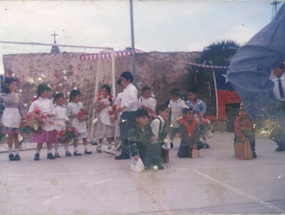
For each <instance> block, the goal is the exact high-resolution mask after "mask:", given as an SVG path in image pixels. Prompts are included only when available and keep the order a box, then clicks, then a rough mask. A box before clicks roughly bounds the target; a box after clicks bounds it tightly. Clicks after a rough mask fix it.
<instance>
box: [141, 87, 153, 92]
mask: <svg viewBox="0 0 285 215" xmlns="http://www.w3.org/2000/svg"><path fill="white" fill-rule="evenodd" d="M147 90H151V88H150V87H149V86H144V87H143V88H142V94H144V92H145V91H147Z"/></svg>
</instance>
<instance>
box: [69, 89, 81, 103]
mask: <svg viewBox="0 0 285 215" xmlns="http://www.w3.org/2000/svg"><path fill="white" fill-rule="evenodd" d="M80 94H81V93H80V91H79V90H71V92H70V95H69V101H70V102H73V98H74V97H75V96H78V95H80Z"/></svg>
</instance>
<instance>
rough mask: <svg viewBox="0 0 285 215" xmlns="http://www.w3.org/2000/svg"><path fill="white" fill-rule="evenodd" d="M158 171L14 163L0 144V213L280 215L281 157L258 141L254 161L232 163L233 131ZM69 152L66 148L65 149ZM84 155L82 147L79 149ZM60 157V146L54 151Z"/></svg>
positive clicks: (99, 161) (67, 162) (106, 164)
mask: <svg viewBox="0 0 285 215" xmlns="http://www.w3.org/2000/svg"><path fill="white" fill-rule="evenodd" d="M178 141H179V140H178V139H176V143H175V147H174V149H172V150H171V152H170V163H168V164H167V165H166V169H165V170H163V171H153V170H147V171H144V172H143V173H135V172H132V171H131V170H130V168H129V162H130V160H121V161H117V160H114V157H113V156H110V155H107V154H104V153H101V154H98V153H96V152H95V151H96V150H95V146H90V148H91V149H92V150H93V151H94V153H93V154H92V155H84V156H81V157H65V156H62V158H59V159H56V160H47V159H46V149H43V150H42V152H41V160H40V161H38V162H36V161H34V160H33V155H34V150H33V149H32V148H33V147H34V146H35V144H33V143H26V144H24V145H23V149H25V150H23V151H21V152H20V155H21V158H22V160H21V161H20V162H16V161H13V162H11V161H8V153H7V149H6V145H5V144H2V145H0V147H1V148H0V166H1V171H0V214H284V213H285V152H275V148H276V144H275V143H274V142H272V141H271V140H268V139H262V138H258V139H257V142H256V145H257V146H256V152H257V156H258V158H257V159H254V160H247V161H243V160H237V159H235V158H234V151H233V133H231V132H223V133H220V132H216V133H215V136H214V137H213V138H212V139H210V140H209V143H210V146H211V147H210V149H202V150H200V158H198V159H191V158H185V159H179V158H177V156H176V154H177V149H178V145H179V143H178ZM70 148H72V147H70ZM80 149H81V150H82V151H83V147H82V146H81V148H80ZM59 150H60V152H61V154H62V155H63V151H64V150H63V148H60V149H59Z"/></svg>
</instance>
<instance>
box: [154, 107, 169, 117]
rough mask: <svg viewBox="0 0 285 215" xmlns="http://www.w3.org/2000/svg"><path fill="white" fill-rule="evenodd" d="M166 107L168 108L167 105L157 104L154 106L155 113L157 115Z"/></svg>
mask: <svg viewBox="0 0 285 215" xmlns="http://www.w3.org/2000/svg"><path fill="white" fill-rule="evenodd" d="M166 109H169V108H168V107H167V105H158V106H157V108H156V115H159V113H160V112H163V111H165V110H166Z"/></svg>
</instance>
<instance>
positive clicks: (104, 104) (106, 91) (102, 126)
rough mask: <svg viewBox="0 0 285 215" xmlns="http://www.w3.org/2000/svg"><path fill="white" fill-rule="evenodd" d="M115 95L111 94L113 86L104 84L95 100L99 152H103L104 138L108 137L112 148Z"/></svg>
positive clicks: (96, 134)
mask: <svg viewBox="0 0 285 215" xmlns="http://www.w3.org/2000/svg"><path fill="white" fill-rule="evenodd" d="M112 103H113V96H112V95H111V88H110V86H109V85H107V84H104V85H103V86H102V87H101V89H100V91H99V93H98V94H97V95H96V98H95V100H94V107H95V108H96V111H97V112H98V120H97V125H96V133H95V136H96V138H98V142H99V145H98V146H97V152H98V153H100V152H102V142H103V139H104V138H107V141H108V145H109V146H108V148H111V146H112V141H113V139H114V133H115V129H114V121H115V119H112V117H111V116H112V115H114V114H115V111H116V109H115V110H113V109H112Z"/></svg>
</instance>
